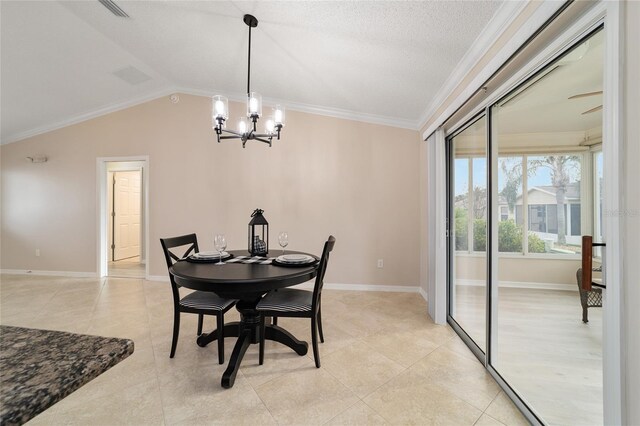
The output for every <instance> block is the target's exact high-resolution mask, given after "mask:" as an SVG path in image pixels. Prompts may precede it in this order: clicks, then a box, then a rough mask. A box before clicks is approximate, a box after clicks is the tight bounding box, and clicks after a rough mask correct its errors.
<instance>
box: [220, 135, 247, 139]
mask: <svg viewBox="0 0 640 426" xmlns="http://www.w3.org/2000/svg"><path fill="white" fill-rule="evenodd" d="M220 139H242V136H236V135H233V136H220Z"/></svg>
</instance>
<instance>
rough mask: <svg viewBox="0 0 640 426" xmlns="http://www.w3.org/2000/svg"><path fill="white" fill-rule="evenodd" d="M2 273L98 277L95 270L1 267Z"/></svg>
mask: <svg viewBox="0 0 640 426" xmlns="http://www.w3.org/2000/svg"><path fill="white" fill-rule="evenodd" d="M0 274H8V275H42V276H50V277H70V278H97V277H98V274H97V273H95V272H76V271H34V270H32V269H0Z"/></svg>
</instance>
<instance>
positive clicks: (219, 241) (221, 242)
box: [213, 234, 227, 265]
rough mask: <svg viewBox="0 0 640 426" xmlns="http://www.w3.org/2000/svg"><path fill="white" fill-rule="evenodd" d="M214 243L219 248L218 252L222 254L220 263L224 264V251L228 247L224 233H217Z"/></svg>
mask: <svg viewBox="0 0 640 426" xmlns="http://www.w3.org/2000/svg"><path fill="white" fill-rule="evenodd" d="M213 244H214V245H215V246H216V250H218V254H219V255H220V261H219V262H218V265H224V264H225V263H224V262H223V261H222V252H223V251H224V249H226V248H227V239H226V238H225V236H224V234H217V235H216V236H215V237H214V238H213Z"/></svg>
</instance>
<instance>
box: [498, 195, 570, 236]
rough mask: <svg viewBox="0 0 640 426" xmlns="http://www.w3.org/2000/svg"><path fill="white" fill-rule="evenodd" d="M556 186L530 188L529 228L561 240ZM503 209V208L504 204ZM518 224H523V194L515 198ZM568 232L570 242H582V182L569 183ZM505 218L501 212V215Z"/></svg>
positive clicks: (566, 215)
mask: <svg viewBox="0 0 640 426" xmlns="http://www.w3.org/2000/svg"><path fill="white" fill-rule="evenodd" d="M556 193H557V188H556V187H554V186H534V187H533V188H531V189H530V190H529V191H528V194H527V204H528V207H529V209H528V213H529V214H528V220H527V222H528V227H527V228H528V229H529V231H531V232H533V233H535V234H536V235H538V236H539V237H540V238H542V239H544V240H552V241H553V242H557V241H558V203H557V200H556ZM501 208H502V207H501ZM515 210H516V211H515V219H516V223H518V224H522V223H523V214H522V195H520V196H518V198H517V199H516V209H515ZM564 213H565V234H566V237H567V243H568V244H574V245H580V244H581V240H580V238H581V237H580V236H581V224H580V214H581V208H580V182H573V183H571V184H569V185H567V188H566V192H565V204H564ZM501 220H502V215H501Z"/></svg>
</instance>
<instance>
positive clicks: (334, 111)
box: [174, 87, 420, 130]
mask: <svg viewBox="0 0 640 426" xmlns="http://www.w3.org/2000/svg"><path fill="white" fill-rule="evenodd" d="M174 92H177V93H184V94H185V95H193V96H214V95H216V94H220V93H224V91H222V90H220V91H214V90H207V89H198V88H192V87H179V88H176V89H175V90H174ZM225 96H226V97H227V99H229V100H230V101H235V102H245V100H246V98H247V96H246V94H243V93H227V94H225ZM262 103H263V104H264V105H269V104H271V105H275V104H281V105H284V107H285V108H286V109H287V111H298V112H305V113H308V114H315V115H324V116H326V117H333V118H341V119H344V120H351V121H360V122H364V123H371V124H379V125H381V126H390V127H396V128H400V129H409V130H420V127H419V124H420V123H419V122H418V121H417V120H411V119H407V118H401V117H388V116H381V115H376V114H369V113H366V112H357V111H352V110H347V109H341V108H332V107H323V106H320V105H312V104H305V103H301V102H292V101H288V100H285V99H278V98H268V97H263V98H262Z"/></svg>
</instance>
